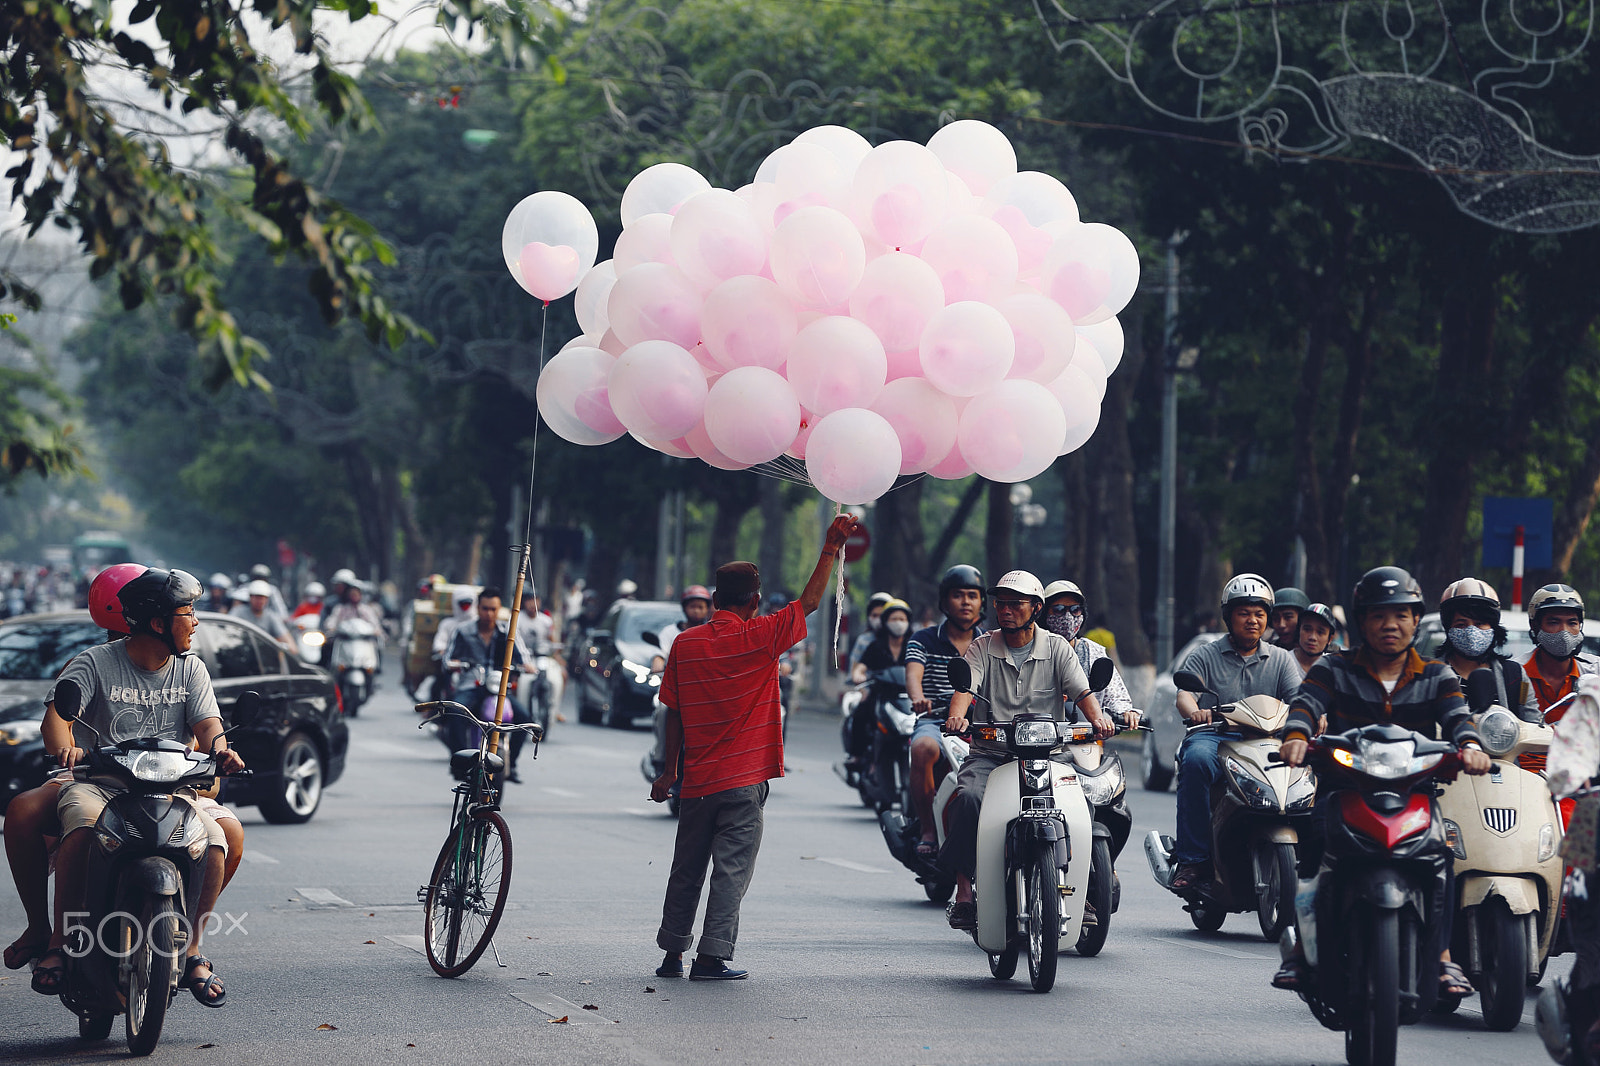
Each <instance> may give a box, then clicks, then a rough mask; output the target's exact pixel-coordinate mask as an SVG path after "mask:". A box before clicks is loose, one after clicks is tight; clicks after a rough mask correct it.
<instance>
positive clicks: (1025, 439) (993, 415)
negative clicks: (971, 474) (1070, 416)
mask: <svg viewBox="0 0 1600 1066" xmlns="http://www.w3.org/2000/svg"><path fill="white" fill-rule="evenodd" d="M1066 435H1067V419H1066V415H1065V413H1064V412H1063V411H1062V410H1061V407H1060V405H1059V404H1058V403H1056V398H1055V397H1054V396H1053V395H1052V394H1051V392H1050V390H1049V389H1047V388H1046V387H1045V386H1043V385H1041V384H1039V383H1038V382H1037V381H1027V380H1024V379H1020V378H1012V379H1009V380H1007V381H1002V382H1001V383H1000V384H998V385H996V386H995V387H994V388H992V389H990V390H989V391H988V392H985V393H983V394H981V395H979V396H975V397H973V398H972V402H970V403H968V404H967V406H966V409H965V410H964V411H962V412H961V428H960V430H959V432H958V433H957V436H956V440H957V442H958V446H959V447H960V449H961V456H962V458H963V459H965V460H966V461H967V462H968V463H969V464H971V466H972V469H973V470H974V471H976V472H977V473H978V474H979V475H981V476H982V477H985V478H987V479H989V480H990V481H1001V482H1011V483H1015V482H1018V481H1027V480H1028V479H1030V478H1035V477H1038V476H1039V475H1040V474H1042V473H1044V472H1045V471H1046V470H1048V469H1049V468H1050V464H1051V463H1053V462H1055V460H1056V456H1057V455H1059V454H1060V451H1061V444H1062V442H1063V441H1065V440H1066Z"/></svg>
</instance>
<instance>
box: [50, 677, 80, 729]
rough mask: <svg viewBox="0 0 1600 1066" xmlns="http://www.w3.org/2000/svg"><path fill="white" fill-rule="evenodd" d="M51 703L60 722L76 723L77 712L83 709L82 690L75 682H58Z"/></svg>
mask: <svg viewBox="0 0 1600 1066" xmlns="http://www.w3.org/2000/svg"><path fill="white" fill-rule="evenodd" d="M51 702H52V703H53V704H54V705H55V709H56V714H57V715H59V716H60V717H61V720H62V721H64V722H72V721H76V720H77V718H78V712H79V711H80V710H82V709H83V689H81V688H79V687H78V683H77V682H76V681H58V682H56V694H55V699H54V700H52V701H51Z"/></svg>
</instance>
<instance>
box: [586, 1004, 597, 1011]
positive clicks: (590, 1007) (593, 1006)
mask: <svg viewBox="0 0 1600 1066" xmlns="http://www.w3.org/2000/svg"><path fill="white" fill-rule="evenodd" d="M583 1009H584V1010H599V1009H600V1008H599V1007H597V1006H595V1005H594V1004H593V1003H585V1004H584V1005H583Z"/></svg>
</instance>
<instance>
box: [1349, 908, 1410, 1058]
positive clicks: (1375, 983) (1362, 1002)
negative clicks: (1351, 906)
mask: <svg viewBox="0 0 1600 1066" xmlns="http://www.w3.org/2000/svg"><path fill="white" fill-rule="evenodd" d="M1365 919H1366V920H1365V921H1364V922H1362V923H1361V925H1360V926H1358V929H1360V930H1361V933H1365V943H1364V944H1363V945H1362V946H1363V948H1364V949H1365V951H1364V952H1363V955H1364V957H1363V958H1362V960H1361V967H1360V969H1359V970H1358V972H1357V974H1356V975H1355V978H1356V979H1355V982H1354V984H1355V986H1356V987H1355V989H1354V991H1355V995H1354V996H1352V997H1351V998H1352V1003H1351V1008H1352V1009H1351V1011H1350V1028H1349V1029H1347V1030H1346V1031H1345V1034H1344V1055H1345V1060H1346V1061H1347V1062H1349V1063H1350V1066H1394V1060H1395V1054H1396V1051H1397V1049H1398V1045H1399V1040H1400V916H1399V914H1398V913H1397V912H1395V911H1391V910H1378V911H1368V912H1367V913H1366V915H1365ZM1361 933H1358V934H1357V935H1361Z"/></svg>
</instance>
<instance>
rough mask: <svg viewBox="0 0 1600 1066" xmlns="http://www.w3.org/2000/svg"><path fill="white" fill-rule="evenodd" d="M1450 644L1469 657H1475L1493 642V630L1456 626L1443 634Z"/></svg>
mask: <svg viewBox="0 0 1600 1066" xmlns="http://www.w3.org/2000/svg"><path fill="white" fill-rule="evenodd" d="M1445 638H1446V639H1447V640H1449V641H1450V646H1451V647H1452V648H1454V649H1455V650H1456V651H1457V652H1459V653H1460V654H1462V655H1465V656H1466V657H1467V658H1469V659H1476V658H1478V657H1479V656H1481V655H1482V654H1483V653H1484V652H1486V651H1488V650H1489V645H1491V644H1493V643H1494V630H1492V629H1479V628H1478V627H1477V626H1456V627H1454V628H1453V629H1451V630H1450V631H1449V632H1448V633H1446V634H1445Z"/></svg>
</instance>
